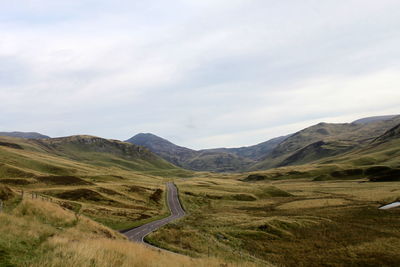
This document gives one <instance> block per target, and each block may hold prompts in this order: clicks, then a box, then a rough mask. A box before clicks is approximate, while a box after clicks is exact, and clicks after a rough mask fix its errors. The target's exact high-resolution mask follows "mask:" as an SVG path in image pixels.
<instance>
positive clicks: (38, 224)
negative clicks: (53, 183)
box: [0, 197, 223, 266]
mask: <svg viewBox="0 0 400 267" xmlns="http://www.w3.org/2000/svg"><path fill="white" fill-rule="evenodd" d="M6 207H10V208H7V209H6V211H5V212H3V213H0V236H1V238H0V266H193V265H195V266H222V265H221V264H223V262H222V261H220V260H217V259H191V258H188V257H185V256H180V255H177V254H171V253H167V252H162V251H156V250H153V249H150V248H148V247H146V246H143V245H139V244H134V243H132V242H129V241H127V240H126V239H125V238H124V237H123V236H122V235H120V234H118V233H117V232H114V231H112V230H110V229H109V228H106V227H104V226H102V225H100V224H98V223H95V222H94V221H91V220H90V219H88V218H86V217H82V216H81V217H79V218H78V217H76V216H75V214H74V213H73V212H71V211H69V210H66V209H63V208H61V207H60V206H59V205H57V204H54V203H49V202H44V201H41V200H23V201H22V202H21V201H20V200H18V197H17V198H11V199H10V200H8V201H7V202H6Z"/></svg>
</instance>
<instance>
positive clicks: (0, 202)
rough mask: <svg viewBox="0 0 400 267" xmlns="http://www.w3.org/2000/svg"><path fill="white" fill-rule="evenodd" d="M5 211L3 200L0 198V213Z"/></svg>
mask: <svg viewBox="0 0 400 267" xmlns="http://www.w3.org/2000/svg"><path fill="white" fill-rule="evenodd" d="M2 211H3V200H1V199H0V213H1V212H2Z"/></svg>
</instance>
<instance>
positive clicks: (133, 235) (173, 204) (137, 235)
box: [123, 182, 185, 243]
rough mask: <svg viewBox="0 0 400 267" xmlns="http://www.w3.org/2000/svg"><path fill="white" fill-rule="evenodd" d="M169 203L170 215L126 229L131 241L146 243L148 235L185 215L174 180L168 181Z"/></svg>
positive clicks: (126, 234) (125, 233)
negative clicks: (145, 238) (145, 239)
mask: <svg viewBox="0 0 400 267" xmlns="http://www.w3.org/2000/svg"><path fill="white" fill-rule="evenodd" d="M167 204H168V208H169V210H170V212H171V215H170V216H169V217H167V218H164V219H161V220H158V221H154V222H150V223H147V224H144V225H142V226H139V227H137V228H134V229H131V230H129V231H126V232H124V233H123V234H124V235H125V236H127V237H128V238H129V240H131V241H134V242H139V243H144V241H143V239H144V237H145V236H146V235H148V234H150V233H151V232H153V231H155V230H157V229H158V228H160V227H162V226H164V225H166V224H167V223H170V222H172V221H174V220H176V219H179V218H181V217H183V216H185V211H184V210H183V209H182V206H181V203H180V202H179V198H178V190H177V189H176V186H175V185H174V183H172V182H168V183H167Z"/></svg>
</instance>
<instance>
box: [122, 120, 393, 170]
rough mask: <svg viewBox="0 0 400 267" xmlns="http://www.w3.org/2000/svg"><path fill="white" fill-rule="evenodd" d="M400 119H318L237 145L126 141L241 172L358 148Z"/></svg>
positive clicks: (179, 161)
mask: <svg viewBox="0 0 400 267" xmlns="http://www.w3.org/2000/svg"><path fill="white" fill-rule="evenodd" d="M399 123H400V116H395V115H390V116H377V117H369V118H363V119H359V120H357V121H354V122H353V123H319V124H317V125H313V126H311V127H308V128H305V129H303V130H301V131H299V132H297V133H295V134H291V135H286V136H281V137H277V138H273V139H271V140H268V141H266V142H263V143H260V144H257V145H253V146H248V147H240V148H215V149H204V150H198V151H196V150H192V149H189V148H185V147H181V146H177V145H175V144H173V143H171V142H170V141H168V140H165V139H163V138H161V137H158V136H156V135H153V134H138V135H135V136H134V137H132V138H130V139H129V140H127V142H130V143H133V144H136V145H140V146H144V147H146V148H148V149H149V150H150V151H152V152H154V153H155V154H157V155H159V156H160V157H162V158H163V159H165V160H167V161H168V162H171V163H173V164H175V165H177V166H180V167H182V168H185V169H189V170H195V171H215V172H240V171H248V170H262V169H269V168H274V167H282V166H290V165H299V164H306V163H310V162H314V161H317V160H320V159H322V158H326V157H331V156H336V155H341V154H343V153H346V152H349V151H352V150H354V149H357V148H361V147H363V146H365V145H367V144H368V143H370V142H371V141H372V140H374V139H375V138H377V137H378V136H380V135H382V134H383V133H385V131H387V130H389V129H391V128H392V127H394V126H396V125H397V124H399Z"/></svg>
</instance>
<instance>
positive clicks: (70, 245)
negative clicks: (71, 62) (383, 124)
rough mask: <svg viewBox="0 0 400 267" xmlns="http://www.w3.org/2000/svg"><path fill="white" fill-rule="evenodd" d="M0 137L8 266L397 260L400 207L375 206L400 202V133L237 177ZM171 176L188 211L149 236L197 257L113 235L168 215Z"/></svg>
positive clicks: (121, 147) (144, 156)
mask: <svg viewBox="0 0 400 267" xmlns="http://www.w3.org/2000/svg"><path fill="white" fill-rule="evenodd" d="M65 142H66V143H65ZM70 142H72V144H71V143H70ZM76 142H77V143H76ZM93 142H94V144H95V145H94V147H92V146H93ZM0 143H1V145H0V162H1V164H0V199H3V200H5V202H4V212H3V213H2V214H1V215H0V216H1V220H0V235H1V236H2V238H1V239H0V266H66V263H67V262H68V265H70V264H71V263H72V264H74V265H76V266H109V263H112V264H113V265H114V266H220V267H221V266H235V265H239V266H272V265H276V266H343V265H345V266H397V265H398V262H400V254H399V253H398V251H397V249H398V247H399V245H400V230H399V226H400V217H399V214H400V209H393V210H386V211H383V210H378V207H379V206H381V205H383V204H387V203H390V202H392V201H396V200H400V190H399V188H400V182H399V181H396V180H397V179H398V178H399V177H398V176H396V172H397V170H398V169H399V167H400V166H399V165H398V158H399V155H400V154H399V150H398V147H399V146H398V145H399V144H398V141H397V140H395V141H393V142H391V143H389V144H377V145H376V146H374V147H372V148H369V149H368V150H361V151H355V152H351V153H348V154H344V155H341V156H337V157H333V158H330V159H325V160H324V161H321V162H318V163H316V164H309V165H301V166H290V167H282V168H275V169H271V170H267V171H258V172H253V173H236V174H213V173H193V172H189V171H186V170H182V169H179V168H177V167H174V166H172V165H170V164H168V163H166V162H164V161H163V160H160V159H159V158H157V157H154V156H152V155H150V154H148V152H147V151H144V152H143V151H141V150H140V149H138V148H134V147H130V146H127V145H126V144H124V143H122V144H121V143H120V142H113V141H109V140H106V141H104V139H97V138H94V139H92V137H75V138H72V139H71V140H70V139H67V140H66V141H65V140H64V141H63V142H61V143H60V140H58V141H56V142H55V144H53V143H48V144H46V145H43V144H40V143H37V142H36V141H26V140H22V139H15V138H1V140H0ZM88 143H89V144H90V146H89V147H87V146H88ZM105 148H107V149H106V152H105V151H103V152H102V150H104V149H105ZM143 162H144V163H143ZM142 163H143V164H142ZM138 166H140V167H138ZM389 176H390V177H391V179H389V180H391V182H386V180H387V178H388V177H389ZM181 177H185V178H181ZM170 180H173V181H175V183H176V184H177V186H178V189H179V193H180V199H181V201H182V203H183V206H184V208H185V209H186V211H187V213H188V215H187V216H186V217H184V218H183V219H180V220H178V221H176V222H174V223H171V224H169V225H167V226H165V227H163V228H162V229H160V230H159V231H156V232H154V233H153V234H151V235H150V236H149V237H147V240H148V241H149V242H151V243H153V244H155V245H157V246H160V247H163V248H167V249H169V250H171V251H175V252H178V253H182V254H185V255H188V256H191V257H193V258H191V257H184V256H179V255H176V254H168V253H162V252H161V253H160V252H155V251H153V250H151V249H148V248H146V247H143V246H140V245H137V244H131V243H129V242H128V241H127V240H125V238H124V237H123V236H122V235H120V234H119V233H118V232H117V231H115V230H122V229H127V228H131V227H135V226H137V225H140V224H143V223H145V222H148V221H151V220H155V219H159V218H162V217H164V216H167V215H168V211H167V208H166V205H165V182H166V181H170ZM371 181H380V182H371ZM22 196H23V200H21V198H22ZM42 199H46V200H47V201H44V200H42ZM49 200H51V202H49ZM150 258H151V259H154V260H151V261H149V259H150ZM196 258H197V259H196ZM204 258H206V259H204Z"/></svg>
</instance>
